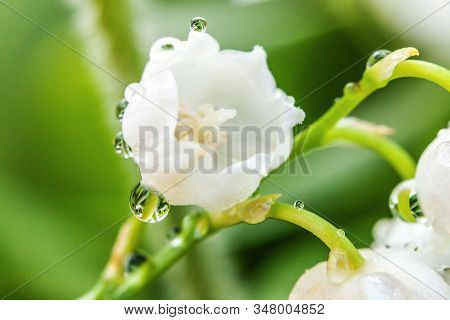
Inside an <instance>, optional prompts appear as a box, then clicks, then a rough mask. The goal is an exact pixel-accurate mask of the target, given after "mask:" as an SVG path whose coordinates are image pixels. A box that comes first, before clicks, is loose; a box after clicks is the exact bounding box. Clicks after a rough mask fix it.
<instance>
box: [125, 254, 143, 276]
mask: <svg viewBox="0 0 450 320" xmlns="http://www.w3.org/2000/svg"><path fill="white" fill-rule="evenodd" d="M145 261H147V257H146V256H144V255H143V254H140V253H139V252H133V253H131V254H130V255H129V256H128V258H127V259H126V261H125V271H126V272H128V273H131V272H133V271H134V270H136V268H137V267H139V266H140V265H141V264H143V263H144V262H145Z"/></svg>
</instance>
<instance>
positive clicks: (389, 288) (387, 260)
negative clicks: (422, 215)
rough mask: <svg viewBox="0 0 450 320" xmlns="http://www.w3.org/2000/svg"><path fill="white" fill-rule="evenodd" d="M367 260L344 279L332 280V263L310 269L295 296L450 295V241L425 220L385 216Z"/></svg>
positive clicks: (293, 297) (297, 285)
mask: <svg viewBox="0 0 450 320" xmlns="http://www.w3.org/2000/svg"><path fill="white" fill-rule="evenodd" d="M374 237H375V242H374V244H373V250H371V249H363V250H360V252H361V254H362V255H363V256H364V258H365V259H366V262H365V264H364V265H363V266H362V267H361V268H360V269H358V270H357V271H356V272H355V273H353V274H351V275H350V276H348V277H347V278H346V279H344V280H343V281H342V282H341V283H336V282H332V281H330V280H329V279H330V275H329V274H327V263H326V262H321V263H319V264H317V265H316V266H314V267H313V268H311V269H310V270H307V271H306V272H305V274H304V275H302V276H301V277H300V279H299V280H298V282H297V283H296V285H295V287H294V288H293V290H292V292H291V294H290V296H289V298H290V299H443V298H447V299H448V298H450V287H449V284H448V282H447V281H448V276H449V275H448V272H449V269H448V267H449V266H450V245H449V242H448V239H443V238H441V237H440V236H439V235H437V234H436V233H435V232H434V231H433V230H432V229H431V228H429V227H427V226H426V225H424V224H422V223H407V222H403V221H400V220H398V219H390V220H388V219H383V220H381V221H380V222H378V223H377V224H376V226H375V228H374Z"/></svg>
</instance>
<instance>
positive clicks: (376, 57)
mask: <svg viewBox="0 0 450 320" xmlns="http://www.w3.org/2000/svg"><path fill="white" fill-rule="evenodd" d="M390 53H391V51H389V50H377V51H375V52H374V53H372V54H371V55H370V57H369V59H367V63H366V68H370V67H372V66H373V65H374V64H375V63H377V62H378V61H380V60H383V59H384V58H385V57H386V56H387V55H389V54H390Z"/></svg>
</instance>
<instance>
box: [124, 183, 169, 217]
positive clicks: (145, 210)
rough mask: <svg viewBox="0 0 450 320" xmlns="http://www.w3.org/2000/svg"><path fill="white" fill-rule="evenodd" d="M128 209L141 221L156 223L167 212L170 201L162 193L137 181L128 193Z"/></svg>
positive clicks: (165, 215)
mask: <svg viewBox="0 0 450 320" xmlns="http://www.w3.org/2000/svg"><path fill="white" fill-rule="evenodd" d="M130 209H131V212H132V213H133V214H134V215H135V217H136V218H138V219H139V220H141V221H143V222H148V223H156V222H158V221H161V220H163V219H164V218H165V217H167V215H168V214H169V210H170V203H169V202H167V200H166V199H165V198H164V197H163V195H161V194H159V193H157V192H156V191H153V190H151V189H150V188H149V187H147V186H145V185H143V184H142V183H138V184H137V185H136V186H135V187H134V188H133V190H132V191H131V195H130Z"/></svg>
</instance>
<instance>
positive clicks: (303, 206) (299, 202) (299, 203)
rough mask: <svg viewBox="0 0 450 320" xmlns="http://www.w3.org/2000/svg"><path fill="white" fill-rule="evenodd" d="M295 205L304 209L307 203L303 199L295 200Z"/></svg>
mask: <svg viewBox="0 0 450 320" xmlns="http://www.w3.org/2000/svg"><path fill="white" fill-rule="evenodd" d="M294 207H295V208H296V209H298V210H303V209H304V208H305V203H304V202H303V201H302V200H297V201H295V202H294Z"/></svg>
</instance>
